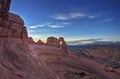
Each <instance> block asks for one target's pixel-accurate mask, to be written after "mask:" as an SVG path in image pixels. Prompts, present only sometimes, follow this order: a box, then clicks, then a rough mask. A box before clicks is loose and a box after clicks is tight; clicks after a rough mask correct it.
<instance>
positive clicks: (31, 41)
mask: <svg viewBox="0 0 120 79" xmlns="http://www.w3.org/2000/svg"><path fill="white" fill-rule="evenodd" d="M27 41H28V43H35V42H34V40H33V38H32V37H29V38H28V40H27Z"/></svg>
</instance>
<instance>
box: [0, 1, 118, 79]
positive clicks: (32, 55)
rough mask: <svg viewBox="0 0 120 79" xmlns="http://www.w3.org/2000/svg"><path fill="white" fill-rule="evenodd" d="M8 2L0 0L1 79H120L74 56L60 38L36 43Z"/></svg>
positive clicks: (94, 64) (90, 62) (103, 68)
mask: <svg viewBox="0 0 120 79" xmlns="http://www.w3.org/2000/svg"><path fill="white" fill-rule="evenodd" d="M10 1H11V0H0V79H119V77H120V73H119V72H113V71H110V69H111V67H109V66H108V67H106V66H105V65H104V64H102V63H99V62H96V61H94V60H90V59H87V58H83V57H78V56H75V55H74V53H73V52H72V51H70V50H69V49H68V48H67V45H66V42H65V40H64V38H63V37H60V38H55V37H48V39H47V42H46V43H43V42H42V41H40V40H39V41H38V42H37V43H35V42H34V41H33V40H32V38H29V37H28V34H27V29H26V27H25V26H24V21H23V20H22V18H21V17H20V16H18V15H16V14H13V13H9V12H8V11H9V7H10ZM60 43H62V44H60ZM91 52H92V50H91ZM93 54H94V53H93ZM90 55H91V54H90ZM103 55H104V54H103ZM117 71H118V70H117Z"/></svg>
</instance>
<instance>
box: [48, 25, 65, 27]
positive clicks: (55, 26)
mask: <svg viewBox="0 0 120 79" xmlns="http://www.w3.org/2000/svg"><path fill="white" fill-rule="evenodd" d="M48 27H51V28H63V27H65V26H62V25H49V26H48Z"/></svg>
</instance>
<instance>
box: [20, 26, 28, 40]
mask: <svg viewBox="0 0 120 79" xmlns="http://www.w3.org/2000/svg"><path fill="white" fill-rule="evenodd" d="M21 33H22V35H21V38H22V39H28V33H27V29H26V27H25V26H24V27H23V28H22V32H21Z"/></svg>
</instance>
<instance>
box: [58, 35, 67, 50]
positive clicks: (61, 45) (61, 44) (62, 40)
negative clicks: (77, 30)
mask: <svg viewBox="0 0 120 79" xmlns="http://www.w3.org/2000/svg"><path fill="white" fill-rule="evenodd" d="M58 41H59V44H60V48H62V50H63V51H64V52H67V44H66V42H65V40H64V38H63V37H59V39H58Z"/></svg>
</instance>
